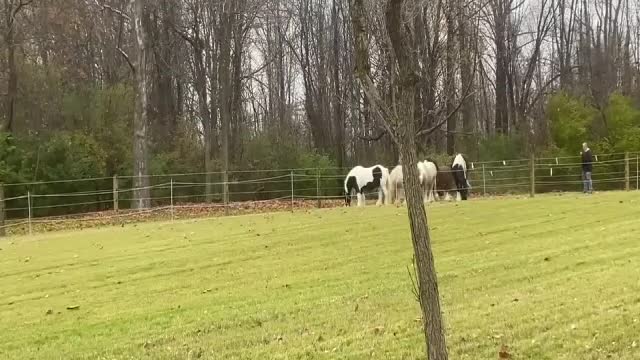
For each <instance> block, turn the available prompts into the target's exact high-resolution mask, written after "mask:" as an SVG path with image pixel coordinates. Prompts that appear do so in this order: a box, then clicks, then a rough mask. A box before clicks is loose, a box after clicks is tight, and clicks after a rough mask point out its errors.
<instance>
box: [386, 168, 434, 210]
mask: <svg viewBox="0 0 640 360" xmlns="http://www.w3.org/2000/svg"><path fill="white" fill-rule="evenodd" d="M417 166H418V177H419V180H420V185H421V186H422V189H423V193H424V199H423V200H424V202H425V203H427V202H429V201H432V200H433V192H434V190H435V185H436V175H437V174H438V167H437V165H436V164H435V163H433V162H431V161H421V162H419V163H418V164H417ZM388 193H389V198H390V201H391V202H392V203H397V202H398V201H400V200H401V199H404V197H405V196H404V174H403V171H402V165H398V166H396V167H395V168H394V169H393V170H391V173H390V174H389V190H388Z"/></svg>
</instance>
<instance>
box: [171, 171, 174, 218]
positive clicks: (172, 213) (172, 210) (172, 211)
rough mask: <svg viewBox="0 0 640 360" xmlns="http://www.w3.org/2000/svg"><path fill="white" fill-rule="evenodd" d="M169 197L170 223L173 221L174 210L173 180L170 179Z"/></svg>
mask: <svg viewBox="0 0 640 360" xmlns="http://www.w3.org/2000/svg"><path fill="white" fill-rule="evenodd" d="M170 196H171V221H173V220H174V219H175V214H174V208H173V178H171V189H170Z"/></svg>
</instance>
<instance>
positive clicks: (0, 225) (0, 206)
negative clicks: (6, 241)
mask: <svg viewBox="0 0 640 360" xmlns="http://www.w3.org/2000/svg"><path fill="white" fill-rule="evenodd" d="M4 208H5V206H4V185H3V184H0V237H3V236H5V235H6V234H7V232H6V231H5V229H4Z"/></svg>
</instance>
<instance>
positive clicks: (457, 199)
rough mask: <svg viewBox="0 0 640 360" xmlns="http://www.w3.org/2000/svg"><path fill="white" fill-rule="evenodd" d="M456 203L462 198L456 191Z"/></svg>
mask: <svg viewBox="0 0 640 360" xmlns="http://www.w3.org/2000/svg"><path fill="white" fill-rule="evenodd" d="M456 201H462V196H460V191H457V190H456Z"/></svg>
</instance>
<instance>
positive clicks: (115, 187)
mask: <svg viewBox="0 0 640 360" xmlns="http://www.w3.org/2000/svg"><path fill="white" fill-rule="evenodd" d="M118 194H119V189H118V175H117V174H116V175H113V211H115V212H118V211H119V210H120V205H119V204H118Z"/></svg>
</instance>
